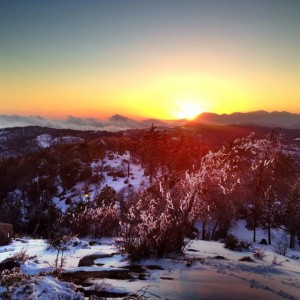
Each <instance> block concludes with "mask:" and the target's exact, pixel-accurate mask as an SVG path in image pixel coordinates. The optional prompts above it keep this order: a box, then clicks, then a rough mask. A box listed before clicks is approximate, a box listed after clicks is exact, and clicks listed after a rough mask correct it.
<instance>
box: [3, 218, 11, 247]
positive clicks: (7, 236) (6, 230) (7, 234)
mask: <svg viewBox="0 0 300 300" xmlns="http://www.w3.org/2000/svg"><path fill="white" fill-rule="evenodd" d="M13 234H14V229H13V226H12V225H11V224H8V223H1V222H0V246H3V245H7V244H9V243H10V241H11V239H12V237H13Z"/></svg>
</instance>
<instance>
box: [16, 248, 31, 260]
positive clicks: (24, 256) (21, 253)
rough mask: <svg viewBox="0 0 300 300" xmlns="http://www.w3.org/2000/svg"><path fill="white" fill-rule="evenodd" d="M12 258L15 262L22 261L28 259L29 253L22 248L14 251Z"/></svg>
mask: <svg viewBox="0 0 300 300" xmlns="http://www.w3.org/2000/svg"><path fill="white" fill-rule="evenodd" d="M12 258H13V260H14V261H16V262H19V263H24V262H25V261H27V260H28V259H29V255H28V253H27V251H26V250H24V249H22V250H20V251H19V252H16V253H15V254H14V255H13V257H12Z"/></svg>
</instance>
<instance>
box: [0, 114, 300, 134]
mask: <svg viewBox="0 0 300 300" xmlns="http://www.w3.org/2000/svg"><path fill="white" fill-rule="evenodd" d="M199 123H200V124H216V125H256V126H265V127H281V128H287V129H300V114H293V113H289V112H285V111H283V112H277V111H274V112H266V111H263V110H261V111H255V112H248V113H240V112H235V113H232V114H221V115H219V114H215V113H208V112H205V113H202V114H200V115H199V116H198V117H197V118H196V119H194V120H193V121H188V120H185V119H182V120H159V119H146V120H142V121H139V120H135V119H132V118H128V117H126V116H122V115H120V114H115V115H113V116H112V117H110V118H109V119H108V120H101V119H97V118H85V117H81V118H80V117H74V116H68V117H67V118H66V119H50V118H44V117H41V116H20V115H1V114H0V128H7V127H24V126H42V127H50V128H57V129H76V130H101V131H104V130H106V131H112V132H116V131H121V130H127V129H140V128H148V127H151V126H152V124H154V125H155V126H156V127H173V126H184V125H191V124H199Z"/></svg>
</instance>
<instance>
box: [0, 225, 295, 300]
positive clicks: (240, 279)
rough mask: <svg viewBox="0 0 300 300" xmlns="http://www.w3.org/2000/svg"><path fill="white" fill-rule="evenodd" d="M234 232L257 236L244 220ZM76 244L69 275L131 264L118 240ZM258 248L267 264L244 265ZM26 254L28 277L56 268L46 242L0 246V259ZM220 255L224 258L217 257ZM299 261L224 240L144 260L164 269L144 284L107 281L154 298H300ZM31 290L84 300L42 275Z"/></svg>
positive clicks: (279, 234)
mask: <svg viewBox="0 0 300 300" xmlns="http://www.w3.org/2000/svg"><path fill="white" fill-rule="evenodd" d="M232 234H235V235H236V236H238V238H239V239H240V240H248V241H251V239H252V232H251V231H248V230H247V229H246V228H245V222H244V221H239V222H238V223H237V224H236V226H234V228H233V230H232ZM265 234H266V233H265V231H264V230H262V229H260V230H258V232H257V236H258V239H259V240H260V239H261V238H265V237H266V235H265ZM283 237H284V232H283V231H281V230H277V231H274V234H273V239H274V240H273V243H274V244H276V243H277V242H278V241H280V240H281V239H282V238H283ZM75 240H76V241H77V246H76V247H72V246H70V249H69V250H68V251H67V252H66V257H67V260H66V265H65V267H64V271H65V272H77V271H89V272H94V271H109V270H119V269H120V268H122V267H123V268H124V267H126V266H127V265H129V264H130V263H129V262H128V260H127V259H126V257H125V256H123V255H121V254H118V253H117V252H118V251H117V248H116V247H115V240H114V239H110V238H106V239H101V240H99V241H98V244H96V245H93V246H88V243H87V241H84V240H78V239H74V241H75ZM78 241H79V243H78ZM255 248H264V251H265V254H266V256H265V258H264V259H263V260H261V261H260V260H255V261H254V262H241V261H240V259H241V258H242V257H245V256H250V257H252V258H253V249H255ZM21 250H26V252H27V253H28V255H29V256H30V257H31V258H30V259H29V260H28V261H27V262H25V263H23V264H22V266H21V269H22V271H23V272H24V273H25V274H28V275H38V274H39V273H40V272H42V271H43V272H45V271H50V270H51V266H53V263H54V260H55V257H56V252H55V251H54V250H51V248H49V247H48V245H47V243H46V241H45V240H42V239H39V240H33V239H17V240H14V241H13V243H12V244H11V245H8V246H2V247H0V261H2V260H4V259H5V258H7V257H11V256H12V255H13V254H14V253H16V252H19V251H21ZM112 253H115V255H113V256H112V257H105V258H99V259H95V260H94V265H93V266H91V267H78V262H79V260H80V259H81V258H82V257H84V256H87V255H95V254H112ZM216 256H219V258H220V257H224V258H225V259H216ZM297 257H298V258H299V257H300V251H299V246H298V249H296V250H293V251H289V252H288V256H287V257H284V256H281V255H278V254H275V253H274V248H273V246H262V245H260V244H258V243H254V244H252V248H251V249H250V250H248V251H243V252H238V251H231V250H228V249H225V248H224V244H223V243H220V242H213V241H202V240H194V241H193V242H192V244H191V245H190V246H189V251H187V252H186V254H185V255H183V256H178V255H177V256H171V257H169V258H164V259H158V260H154V259H148V260H142V261H141V262H140V263H139V264H140V265H142V266H147V265H158V266H160V267H161V268H162V269H161V270H149V269H147V268H146V267H144V269H145V272H144V274H145V280H139V279H138V278H137V277H138V276H137V275H138V274H136V279H135V280H115V279H114V280H113V279H105V280H104V282H105V283H106V284H107V290H109V291H114V292H117V291H118V292H128V293H135V292H136V291H137V290H139V289H142V288H145V287H148V289H147V294H146V295H148V296H149V297H150V299H159V298H162V299H166V298H169V299H173V300H177V299H178V300H179V299H187V298H188V299H195V300H196V299H199V295H201V297H202V298H203V299H241V298H245V299H267V298H269V299H300V277H299V274H300V261H299V259H293V258H297ZM187 262H188V263H189V266H188V265H187ZM96 264H101V265H96ZM89 282H91V283H94V284H101V283H102V282H103V279H101V280H100V279H93V278H91V279H89ZM30 288H31V289H32V291H33V292H34V293H35V294H34V295H40V296H39V297H38V299H83V298H80V296H79V294H76V293H75V292H74V291H73V290H72V289H71V287H70V285H69V284H67V283H62V282H60V281H59V280H57V279H55V278H53V277H51V276H45V277H43V276H37V278H36V279H32V282H31V283H30ZM17 293H19V294H18V296H17ZM22 293H23V294H24V287H22V286H21V287H19V288H18V289H17V290H16V291H15V292H14V297H15V298H13V299H27V298H25V296H24V298H22V296H21V295H22ZM72 293H74V294H72ZM71 294H72V297H73V298H71V296H70V295H71ZM50 295H51V296H50ZM58 295H60V296H58ZM42 297H44V298H42ZM47 297H48V298H47ZM51 297H52V298H51ZM55 297H56V298H55ZM57 297H60V298H57ZM63 297H65V298H63ZM76 297H77V298H76ZM0 298H1V290H0ZM32 299H35V298H32Z"/></svg>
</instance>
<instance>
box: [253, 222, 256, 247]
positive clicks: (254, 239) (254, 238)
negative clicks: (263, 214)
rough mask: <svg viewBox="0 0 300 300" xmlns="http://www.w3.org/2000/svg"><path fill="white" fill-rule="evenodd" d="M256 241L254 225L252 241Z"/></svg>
mask: <svg viewBox="0 0 300 300" xmlns="http://www.w3.org/2000/svg"><path fill="white" fill-rule="evenodd" d="M255 242H256V226H255V227H254V228H253V243H255Z"/></svg>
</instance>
